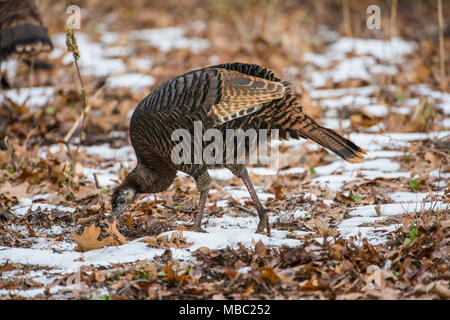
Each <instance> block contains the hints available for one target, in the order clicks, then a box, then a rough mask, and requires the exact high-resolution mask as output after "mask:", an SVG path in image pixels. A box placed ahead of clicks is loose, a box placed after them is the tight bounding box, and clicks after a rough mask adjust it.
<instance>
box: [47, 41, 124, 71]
mask: <svg viewBox="0 0 450 320" xmlns="http://www.w3.org/2000/svg"><path fill="white" fill-rule="evenodd" d="M76 37H77V42H78V49H79V51H80V60H79V61H78V64H79V66H80V68H81V73H82V74H83V75H87V76H89V75H92V76H96V77H103V76H108V75H111V74H117V73H124V72H126V70H127V67H126V65H125V63H124V62H123V61H122V60H121V59H118V58H108V57H107V56H106V55H105V53H106V51H105V50H104V47H103V46H102V45H101V44H100V43H97V42H93V41H91V40H90V37H89V35H87V34H84V33H76ZM53 42H54V44H55V46H59V47H61V48H65V47H66V45H65V43H66V36H65V34H57V35H55V36H54V37H53ZM73 61H74V60H73V56H72V54H71V53H67V54H66V55H65V56H64V57H63V60H62V62H63V64H71V63H73Z"/></svg>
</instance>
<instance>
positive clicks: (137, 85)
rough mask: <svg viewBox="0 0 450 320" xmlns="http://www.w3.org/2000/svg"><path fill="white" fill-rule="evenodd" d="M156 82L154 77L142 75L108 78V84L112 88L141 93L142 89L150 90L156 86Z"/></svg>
mask: <svg viewBox="0 0 450 320" xmlns="http://www.w3.org/2000/svg"><path fill="white" fill-rule="evenodd" d="M155 82H156V80H155V78H153V77H152V76H149V75H146V74H141V73H125V74H121V75H115V76H111V77H109V78H108V80H107V81H106V84H107V85H108V86H109V87H110V88H111V89H115V88H120V87H125V88H130V89H132V90H133V91H139V90H141V89H145V88H146V89H149V87H151V86H153V85H154V84H155Z"/></svg>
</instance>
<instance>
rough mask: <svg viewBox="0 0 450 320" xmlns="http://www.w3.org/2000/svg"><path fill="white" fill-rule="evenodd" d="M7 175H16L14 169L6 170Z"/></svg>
mask: <svg viewBox="0 0 450 320" xmlns="http://www.w3.org/2000/svg"><path fill="white" fill-rule="evenodd" d="M8 173H9V174H14V173H16V171H14V169H8Z"/></svg>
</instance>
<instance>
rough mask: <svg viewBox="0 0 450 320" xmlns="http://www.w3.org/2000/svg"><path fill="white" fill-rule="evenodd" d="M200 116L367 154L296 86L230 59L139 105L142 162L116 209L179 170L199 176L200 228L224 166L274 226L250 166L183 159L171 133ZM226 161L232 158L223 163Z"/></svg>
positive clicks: (346, 154)
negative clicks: (216, 173) (295, 91)
mask: <svg viewBox="0 0 450 320" xmlns="http://www.w3.org/2000/svg"><path fill="white" fill-rule="evenodd" d="M194 121H201V122H202V124H203V130H206V129H207V128H216V129H218V130H220V131H221V132H222V133H223V134H224V135H225V131H226V130H227V129H238V128H241V129H243V130H246V129H251V128H253V129H256V130H258V129H267V130H271V129H278V130H279V137H280V138H281V139H288V138H295V139H299V138H305V139H310V140H313V141H315V142H317V143H318V144H320V145H321V146H323V147H325V148H327V149H329V150H331V151H333V152H335V153H336V154H338V155H339V156H340V157H341V158H343V159H345V160H347V161H348V162H352V163H355V162H361V161H362V160H363V157H364V156H363V155H364V154H365V153H366V152H365V151H364V150H363V149H361V148H359V147H358V146H357V145H355V144H354V143H352V142H351V141H349V140H347V139H345V138H343V137H341V136H340V135H339V134H337V133H336V132H335V131H333V130H331V129H327V128H323V127H321V126H320V125H319V124H317V123H316V122H315V121H314V120H313V119H312V118H310V117H309V116H308V115H306V114H305V113H304V112H303V111H302V107H301V106H300V104H299V101H298V100H297V99H296V98H295V97H294V96H293V95H292V93H291V89H290V86H289V83H287V82H284V81H282V80H281V79H279V78H277V77H276V76H275V75H274V73H273V72H272V71H271V70H269V69H266V68H264V67H261V66H259V65H256V64H244V63H227V64H221V65H216V66H211V67H207V68H204V69H200V70H194V71H191V72H188V73H186V74H183V75H181V76H178V77H175V78H173V79H171V80H168V81H166V82H165V83H163V84H162V85H161V86H159V87H158V88H156V89H155V90H154V91H153V92H152V93H150V94H149V95H148V96H147V97H146V98H144V99H143V100H142V101H141V102H140V103H139V104H138V106H137V108H136V110H135V111H134V113H133V116H132V118H131V122H130V138H131V142H132V145H133V148H134V151H135V153H136V157H137V165H136V167H135V168H134V169H133V170H132V171H131V172H130V173H129V174H128V175H127V176H126V178H125V180H124V181H123V183H122V184H121V185H120V186H119V187H118V188H116V190H115V191H114V192H113V195H112V198H111V203H112V209H113V214H114V215H115V216H119V215H120V214H122V213H123V212H124V211H125V210H126V209H127V208H128V206H129V205H130V204H131V203H132V201H133V199H134V198H135V196H136V194H138V193H157V192H162V191H165V190H166V189H167V188H168V187H169V186H170V185H171V184H172V182H173V181H174V179H175V176H176V173H177V171H178V170H179V171H182V172H184V173H187V174H189V175H191V176H192V177H194V179H195V181H196V184H197V189H198V190H199V191H200V200H199V204H198V209H197V215H196V218H195V222H194V225H193V229H194V230H196V231H202V230H201V220H202V215H203V211H204V208H205V202H206V199H207V195H208V190H209V188H210V182H211V178H210V176H209V174H208V171H207V169H208V168H212V167H218V166H224V167H226V168H228V169H230V170H231V171H232V172H233V174H234V175H235V176H236V177H239V178H241V179H242V180H243V182H244V183H245V185H246V187H247V189H248V191H249V193H250V196H251V198H252V200H253V202H254V203H255V205H256V210H257V212H258V216H259V224H258V227H257V232H259V233H261V232H264V230H265V229H266V230H267V233H268V234H270V226H269V222H268V217H267V214H266V210H265V209H264V207H263V206H262V204H261V201H260V200H259V199H258V196H257V194H256V191H255V188H254V187H253V184H252V182H251V180H250V178H249V175H248V172H247V169H246V167H245V165H244V164H237V163H234V164H224V165H218V164H211V165H207V164H204V163H202V164H189V163H187V164H184V163H183V164H176V163H174V162H173V161H172V158H171V150H172V148H173V147H174V146H175V145H176V144H177V142H176V141H172V140H171V135H172V132H173V131H174V130H176V129H179V128H185V129H188V130H190V132H192V128H193V126H194ZM224 162H225V161H224Z"/></svg>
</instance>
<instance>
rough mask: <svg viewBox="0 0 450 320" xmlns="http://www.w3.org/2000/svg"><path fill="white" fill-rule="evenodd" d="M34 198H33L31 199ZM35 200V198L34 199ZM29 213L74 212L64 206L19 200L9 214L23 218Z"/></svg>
mask: <svg viewBox="0 0 450 320" xmlns="http://www.w3.org/2000/svg"><path fill="white" fill-rule="evenodd" d="M33 198H34V197H33ZM34 199H36V198H34ZM29 211H31V212H34V211H47V212H51V211H64V212H71V213H73V212H75V209H74V208H69V207H65V206H57V205H53V204H46V203H33V199H28V198H20V199H19V203H18V204H17V205H15V206H13V207H11V213H12V214H13V215H15V216H16V217H23V216H25V215H26V214H27V213H28V212H29Z"/></svg>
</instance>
